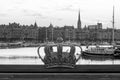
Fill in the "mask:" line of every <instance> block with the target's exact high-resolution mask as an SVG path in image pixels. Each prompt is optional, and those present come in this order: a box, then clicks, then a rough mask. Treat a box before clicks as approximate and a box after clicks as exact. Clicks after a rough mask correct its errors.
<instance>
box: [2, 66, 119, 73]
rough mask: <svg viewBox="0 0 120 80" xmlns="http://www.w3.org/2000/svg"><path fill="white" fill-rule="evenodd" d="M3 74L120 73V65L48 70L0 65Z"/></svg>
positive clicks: (38, 67) (35, 67)
mask: <svg viewBox="0 0 120 80" xmlns="http://www.w3.org/2000/svg"><path fill="white" fill-rule="evenodd" d="M0 72H1V73H18V72H19V73H49V72H50V73H56V72H59V73H63V72H64V73H71V72H72V73H96V72H97V73H107V72H111V73H114V72H115V73H120V65H77V66H75V68H73V69H71V68H48V69H46V68H45V67H44V65H0Z"/></svg>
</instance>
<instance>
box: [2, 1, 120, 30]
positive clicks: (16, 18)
mask: <svg viewBox="0 0 120 80" xmlns="http://www.w3.org/2000/svg"><path fill="white" fill-rule="evenodd" d="M101 5H102V6H101ZM113 5H114V6H115V28H119V25H120V23H119V21H120V18H119V17H120V15H119V13H120V9H119V8H120V6H119V1H118V0H69V1H68V0H59V1H58V0H34V1H33V0H0V24H9V23H12V22H17V23H20V24H25V25H30V24H34V22H35V21H36V22H37V24H38V26H49V24H50V23H52V24H53V26H60V27H62V26H64V25H73V26H75V28H77V21H78V13H79V10H80V18H81V24H82V28H83V27H84V26H85V25H94V24H97V22H100V23H102V24H103V28H107V27H109V28H112V10H113V9H112V8H113Z"/></svg>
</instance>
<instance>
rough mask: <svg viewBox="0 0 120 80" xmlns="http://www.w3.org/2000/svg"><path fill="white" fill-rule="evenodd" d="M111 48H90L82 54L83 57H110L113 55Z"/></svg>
mask: <svg viewBox="0 0 120 80" xmlns="http://www.w3.org/2000/svg"><path fill="white" fill-rule="evenodd" d="M114 50H115V49H114V48H113V47H99V46H96V47H90V48H88V49H87V50H85V51H83V52H82V55H84V56H98V57H108V56H109V57H112V56H113V55H114Z"/></svg>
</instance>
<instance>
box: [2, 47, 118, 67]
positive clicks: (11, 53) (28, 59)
mask: <svg viewBox="0 0 120 80" xmlns="http://www.w3.org/2000/svg"><path fill="white" fill-rule="evenodd" d="M76 49H77V50H76V53H75V54H76V56H77V54H80V49H78V48H77V47H76ZM82 49H83V50H85V49H86V47H85V46H83V47H82ZM65 51H68V49H67V48H65ZM41 54H42V55H43V56H44V52H43V51H42V50H41ZM0 64H18V65H20V64H28V65H29V64H34V65H40V64H43V62H42V61H41V60H40V59H39V58H38V55H37V47H29V48H15V49H0ZM77 64H78V65H79V64H81V65H85V64H87V65H93V64H97V65H100V64H102V65H106V64H110V65H113V64H114V65H117V64H120V59H114V58H102V57H99V58H96V57H83V56H82V57H81V58H80V60H79V61H78V62H77Z"/></svg>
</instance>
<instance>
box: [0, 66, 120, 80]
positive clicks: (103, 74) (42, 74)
mask: <svg viewBox="0 0 120 80" xmlns="http://www.w3.org/2000/svg"><path fill="white" fill-rule="evenodd" d="M0 80H120V65H77V66H76V67H75V68H74V69H68V68H54V69H53V68H51V69H46V68H44V66H43V65H0Z"/></svg>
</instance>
